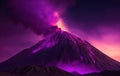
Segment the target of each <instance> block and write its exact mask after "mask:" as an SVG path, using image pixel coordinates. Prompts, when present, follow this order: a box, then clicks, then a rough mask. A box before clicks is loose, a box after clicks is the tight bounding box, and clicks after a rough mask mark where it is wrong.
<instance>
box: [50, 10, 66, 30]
mask: <svg viewBox="0 0 120 76" xmlns="http://www.w3.org/2000/svg"><path fill="white" fill-rule="evenodd" d="M53 15H54V17H55V18H57V21H53V22H52V23H51V24H52V25H55V26H56V25H57V26H58V28H60V29H62V30H63V31H68V29H67V27H66V26H65V23H64V21H63V19H62V18H60V16H59V14H58V12H54V14H53Z"/></svg>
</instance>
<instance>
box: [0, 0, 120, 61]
mask: <svg viewBox="0 0 120 76" xmlns="http://www.w3.org/2000/svg"><path fill="white" fill-rule="evenodd" d="M0 1H1V4H3V5H1V6H0V61H3V60H5V59H7V58H9V57H11V56H13V55H15V54H16V53H18V52H20V51H21V50H22V49H24V48H28V47H30V46H32V45H34V44H35V43H37V42H38V41H39V40H41V39H42V38H43V37H42V36H41V35H38V34H42V33H44V32H45V31H47V30H48V29H49V27H50V26H51V25H50V22H51V21H54V20H56V18H55V17H54V16H53V14H52V13H53V12H54V11H57V12H59V13H60V16H61V17H62V18H63V21H65V23H66V26H67V27H68V29H69V31H71V32H73V33H74V34H77V35H79V36H80V37H81V38H82V39H86V40H88V41H89V42H90V43H92V44H93V45H94V46H95V47H97V48H98V49H100V50H101V51H103V52H104V53H106V54H107V55H109V56H111V57H113V58H114V59H116V60H119V61H120V49H119V45H120V31H119V28H120V5H119V2H116V1H115V0H113V1H109V2H105V1H100V2H95V1H94V2H92V1H91V2H90V1H80V0H70V1H69V2H68V0H57V1H56V0H0ZM75 1H77V2H76V3H75Z"/></svg>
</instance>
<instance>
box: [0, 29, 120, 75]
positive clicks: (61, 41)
mask: <svg viewBox="0 0 120 76" xmlns="http://www.w3.org/2000/svg"><path fill="white" fill-rule="evenodd" d="M28 65H40V66H56V67H58V68H60V69H63V70H65V71H68V72H74V71H76V72H79V73H81V74H85V73H91V72H100V71H103V70H120V63H119V62H117V61H115V60H113V59H112V58H110V57H108V56H107V55H105V54H103V53H102V52H101V51H99V50H98V49H96V48H95V47H93V46H92V45H91V44H90V43H89V42H87V41H84V40H81V39H80V38H79V37H77V36H75V35H73V34H71V33H68V32H66V31H62V30H59V31H57V32H54V33H53V34H51V35H49V36H48V37H46V38H45V39H44V40H42V41H40V42H38V43H37V44H36V45H34V46H33V47H30V48H28V49H25V50H23V51H22V52H20V53H18V54H17V55H15V56H13V57H12V58H10V59H8V60H6V61H5V62H2V63H0V71H8V70H11V69H13V68H15V67H18V66H19V67H22V66H28Z"/></svg>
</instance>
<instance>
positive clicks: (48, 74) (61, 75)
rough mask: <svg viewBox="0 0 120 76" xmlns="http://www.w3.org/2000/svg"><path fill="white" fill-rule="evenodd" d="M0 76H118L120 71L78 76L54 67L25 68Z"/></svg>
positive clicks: (0, 74) (75, 73)
mask: <svg viewBox="0 0 120 76" xmlns="http://www.w3.org/2000/svg"><path fill="white" fill-rule="evenodd" d="M0 76H120V71H107V70H106V71H103V72H100V73H91V74H85V75H80V74H78V73H77V72H73V73H68V72H66V71H63V70H61V69H59V68H56V67H43V66H25V67H22V68H19V67H17V68H15V69H12V70H10V71H6V72H0Z"/></svg>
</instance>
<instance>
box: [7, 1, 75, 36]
mask: <svg viewBox="0 0 120 76" xmlns="http://www.w3.org/2000/svg"><path fill="white" fill-rule="evenodd" d="M72 3H73V2H72V0H70V1H69V2H68V1H67V0H8V1H7V3H6V5H7V12H8V14H9V16H10V17H11V18H12V19H13V20H14V21H16V22H17V23H22V24H24V26H26V27H29V28H31V29H32V30H33V31H34V32H35V33H37V34H41V33H44V32H45V31H47V30H48V29H49V28H50V27H51V22H56V21H57V19H58V18H57V17H55V16H54V12H55V11H57V12H59V13H63V11H65V9H66V8H67V7H68V6H69V5H71V4H72Z"/></svg>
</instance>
